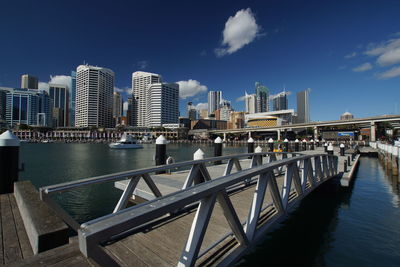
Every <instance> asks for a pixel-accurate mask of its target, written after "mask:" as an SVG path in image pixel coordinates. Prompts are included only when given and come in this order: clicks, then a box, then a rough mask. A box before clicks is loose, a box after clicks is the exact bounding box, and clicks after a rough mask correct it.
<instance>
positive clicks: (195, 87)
mask: <svg viewBox="0 0 400 267" xmlns="http://www.w3.org/2000/svg"><path fill="white" fill-rule="evenodd" d="M176 83H177V84H179V97H180V98H182V99H186V98H188V97H192V96H195V95H197V94H200V93H203V92H207V86H205V85H201V84H200V82H198V81H196V80H192V79H189V80H187V81H179V82H176Z"/></svg>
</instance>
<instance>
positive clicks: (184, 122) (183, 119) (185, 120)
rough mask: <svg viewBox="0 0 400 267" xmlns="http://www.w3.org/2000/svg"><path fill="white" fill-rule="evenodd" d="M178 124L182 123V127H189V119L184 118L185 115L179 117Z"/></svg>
mask: <svg viewBox="0 0 400 267" xmlns="http://www.w3.org/2000/svg"><path fill="white" fill-rule="evenodd" d="M179 124H181V125H183V127H186V128H188V129H190V126H191V125H190V119H189V118H185V117H179Z"/></svg>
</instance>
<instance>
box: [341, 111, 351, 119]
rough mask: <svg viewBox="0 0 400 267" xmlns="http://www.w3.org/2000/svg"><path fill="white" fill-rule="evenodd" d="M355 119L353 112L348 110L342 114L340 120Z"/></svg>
mask: <svg viewBox="0 0 400 267" xmlns="http://www.w3.org/2000/svg"><path fill="white" fill-rule="evenodd" d="M352 119H354V116H353V114H351V113H350V112H348V111H346V112H345V113H343V114H342V115H340V120H341V121H345V120H352Z"/></svg>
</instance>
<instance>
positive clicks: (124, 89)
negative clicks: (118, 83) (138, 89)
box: [114, 86, 132, 95]
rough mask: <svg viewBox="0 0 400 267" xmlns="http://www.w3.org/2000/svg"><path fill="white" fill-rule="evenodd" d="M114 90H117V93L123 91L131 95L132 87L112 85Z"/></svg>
mask: <svg viewBox="0 0 400 267" xmlns="http://www.w3.org/2000/svg"><path fill="white" fill-rule="evenodd" d="M114 91H115V92H118V93H125V94H127V95H131V94H132V88H131V87H128V86H126V87H124V88H119V87H115V86H114Z"/></svg>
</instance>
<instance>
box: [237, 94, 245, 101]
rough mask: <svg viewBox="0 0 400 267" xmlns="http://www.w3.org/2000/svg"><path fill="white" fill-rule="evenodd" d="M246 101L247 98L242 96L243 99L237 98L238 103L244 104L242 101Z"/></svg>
mask: <svg viewBox="0 0 400 267" xmlns="http://www.w3.org/2000/svg"><path fill="white" fill-rule="evenodd" d="M245 99H246V96H245V95H243V96H241V97H238V98H236V102H242V101H244V100H245Z"/></svg>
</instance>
